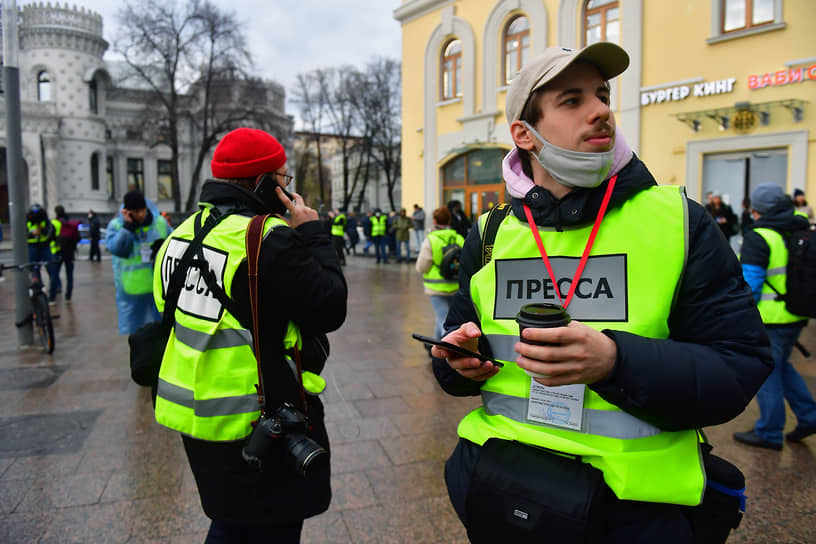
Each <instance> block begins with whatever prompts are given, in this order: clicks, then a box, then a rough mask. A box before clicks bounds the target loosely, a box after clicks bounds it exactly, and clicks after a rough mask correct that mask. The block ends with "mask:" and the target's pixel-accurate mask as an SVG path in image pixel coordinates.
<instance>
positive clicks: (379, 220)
mask: <svg viewBox="0 0 816 544" xmlns="http://www.w3.org/2000/svg"><path fill="white" fill-rule="evenodd" d="M387 229H388V217H387V216H386V215H385V214H384V213H382V210H380V209H379V208H375V209H374V215H372V216H371V240H372V242H373V243H374V252H375V254H376V255H377V263H378V264H379V263H380V261H382V263H383V264H388V248H387V247H386V242H385V232H386V230H387Z"/></svg>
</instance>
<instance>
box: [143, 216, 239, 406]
mask: <svg viewBox="0 0 816 544" xmlns="http://www.w3.org/2000/svg"><path fill="white" fill-rule="evenodd" d="M199 213H200V212H199ZM228 215H229V213H225V214H221V213H220V212H219V211H218V209H217V208H212V209H211V211H210V214H209V215H208V216H207V219H206V220H205V221H204V225H203V226H202V228H201V229H199V230H198V232H197V233H196V235H195V237H194V238H193V241H192V242H190V245H189V246H188V247H187V249H186V250H185V252H184V255H183V256H182V257H181V261H180V262H179V265H178V267H177V268H176V270H175V271H173V275H172V276H171V277H170V283H169V285H168V287H167V295H166V296H165V299H164V300H165V306H164V314H163V317H162V320H161V321H152V322H150V323H148V324H146V325H144V326H143V327H141V328H140V329H139V330H137V331H136V332H134V333H133V334H131V335H130V336H128V345H129V346H130V377H131V378H133V381H134V382H136V383H137V384H139V385H144V386H149V387H152V388H154V390H155V388H156V385H157V384H158V381H159V369H160V368H161V361H162V357H164V349H165V347H166V346H167V341H168V339H169V338H170V331H171V330H172V328H173V323H174V322H175V319H176V318H175V314H176V305H177V304H178V298H179V295H180V294H181V289H182V288H183V287H184V280H185V278H186V277H187V269H188V268H190V266H191V265H192V263H193V259H194V258H195V257H196V254H197V253H199V252H200V250H201V245H202V244H203V243H204V238H205V237H206V236H207V234H209V232H210V231H211V230H212V229H213V228H215V226H216V225H217V224H218V223H220V222H221V220H222V219H224V218H225V217H227V216H228ZM200 217H201V216H200V215H199V219H200Z"/></svg>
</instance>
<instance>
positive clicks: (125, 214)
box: [121, 208, 139, 232]
mask: <svg viewBox="0 0 816 544" xmlns="http://www.w3.org/2000/svg"><path fill="white" fill-rule="evenodd" d="M121 213H122V226H123V227H125V228H126V229H127V230H129V231H130V232H134V231H135V230H136V227H138V226H139V225H138V224H137V223H136V219H135V218H134V217H133V212H131V211H130V210H126V209H124V208H122V210H121Z"/></svg>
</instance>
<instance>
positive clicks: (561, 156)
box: [522, 121, 615, 189]
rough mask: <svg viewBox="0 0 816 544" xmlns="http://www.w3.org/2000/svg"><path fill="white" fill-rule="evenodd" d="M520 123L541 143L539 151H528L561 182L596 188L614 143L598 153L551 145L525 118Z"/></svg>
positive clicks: (608, 165)
mask: <svg viewBox="0 0 816 544" xmlns="http://www.w3.org/2000/svg"><path fill="white" fill-rule="evenodd" d="M522 123H524V126H526V127H527V129H528V130H529V131H530V132H532V133H533V135H535V137H536V139H538V141H539V142H541V145H542V146H543V147H542V148H541V151H539V152H538V154H536V153H535V152H533V151H530V154H531V155H532V156H534V157H535V158H536V160H537V161H538V163H539V164H540V165H541V167H542V168H544V170H546V171H547V172H548V173H549V174H550V175H551V176H552V178H553V179H554V180H555V181H557V182H558V183H560V184H561V185H564V186H566V187H583V188H587V189H588V188H592V187H597V186H598V185H600V184H601V183H603V180H605V179H606V175H607V174H608V173H609V169H610V168H611V167H612V160H613V159H614V156H615V150H614V146H613V148H612V149H610V150H609V151H601V152H599V153H588V152H585V151H570V150H569V149H563V148H561V147H556V146H554V145H552V144H551V143H550V142H548V141H547V140H545V139H544V138H542V137H541V135H540V134H539V133H538V132H537V131H536V129H534V128H533V127H532V126H531V125H530V124H529V123H527V122H526V121H522Z"/></svg>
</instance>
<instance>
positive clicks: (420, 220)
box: [411, 204, 425, 255]
mask: <svg viewBox="0 0 816 544" xmlns="http://www.w3.org/2000/svg"><path fill="white" fill-rule="evenodd" d="M411 220H412V221H413V222H414V240H415V241H416V251H417V255H419V251H420V248H421V247H422V242H423V240H424V239H425V210H423V209H422V207H421V206H420V205H419V204H414V213H413V214H411Z"/></svg>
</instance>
